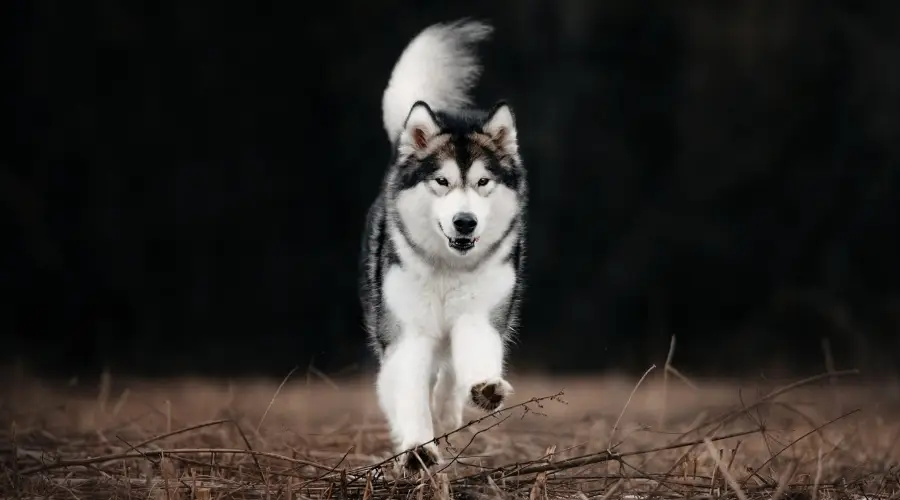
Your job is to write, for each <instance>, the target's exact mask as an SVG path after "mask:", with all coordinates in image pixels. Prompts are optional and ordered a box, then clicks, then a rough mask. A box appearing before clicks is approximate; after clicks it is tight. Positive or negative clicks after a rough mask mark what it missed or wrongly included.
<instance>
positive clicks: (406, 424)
mask: <svg viewBox="0 0 900 500" xmlns="http://www.w3.org/2000/svg"><path fill="white" fill-rule="evenodd" d="M490 32H491V27H490V26H488V25H486V24H483V23H481V22H476V21H468V20H461V21H456V22H453V23H448V24H437V25H433V26H430V27H428V28H426V29H425V30H424V31H422V32H421V33H420V34H419V35H418V36H416V37H415V38H414V39H413V40H412V41H411V42H410V43H409V45H408V46H407V47H406V49H405V50H404V52H403V53H402V55H401V56H400V58H399V60H398V61H397V63H396V65H395V67H394V70H393V73H392V75H391V78H390V81H389V83H388V85H387V88H386V89H385V91H384V98H383V103H382V107H383V120H384V127H385V130H386V131H387V135H388V139H389V140H390V141H391V144H392V146H393V148H394V153H393V157H392V160H391V164H390V166H389V168H388V171H387V174H386V175H385V178H384V181H383V185H382V190H381V193H380V195H379V196H378V197H377V199H376V200H375V202H374V203H373V204H372V206H371V208H370V209H369V213H368V217H367V221H366V233H365V239H364V242H363V249H362V269H361V272H362V279H361V293H360V296H361V300H362V305H363V309H364V314H365V326H366V329H367V330H368V332H369V335H370V339H371V343H372V347H373V349H374V350H375V352H376V354H377V356H378V359H379V361H380V369H379V372H378V379H377V384H376V385H377V393H378V401H379V404H380V406H381V409H382V410H383V412H384V414H385V416H386V417H387V420H388V423H389V425H390V430H391V438H392V440H393V442H394V446H395V449H396V451H397V452H398V453H400V452H402V451H404V450H411V449H414V450H415V455H413V454H407V455H406V456H404V457H403V459H402V460H403V463H404V464H405V465H406V467H407V468H411V469H415V468H417V467H419V466H420V465H422V464H424V465H426V466H429V465H432V464H435V463H438V462H440V460H441V458H440V454H439V452H438V448H437V447H436V446H435V445H434V444H427V445H424V446H422V445H423V444H424V443H428V442H429V441H432V440H433V439H434V437H435V435H440V434H442V433H443V432H447V431H449V430H453V429H455V428H458V427H460V426H461V425H462V418H463V408H464V406H465V405H467V404H468V405H469V406H472V407H475V408H480V409H482V410H485V411H491V410H495V409H496V408H498V407H499V406H500V405H501V404H502V403H503V401H504V398H506V397H507V396H508V395H509V394H511V392H512V386H510V384H509V383H508V382H507V381H506V380H505V379H504V364H505V363H504V353H505V348H506V344H507V342H508V341H509V340H510V338H511V336H512V334H513V330H514V328H515V326H516V320H517V316H518V308H519V301H520V298H521V294H522V266H523V264H524V249H525V240H524V236H525V217H524V216H525V206H526V197H527V185H526V178H525V169H524V166H523V164H522V160H521V158H520V156H519V151H518V139H517V130H516V123H515V120H514V117H513V113H512V110H511V109H510V107H509V106H508V105H507V104H506V103H504V102H499V103H497V104H496V105H494V106H493V107H492V108H491V109H490V110H488V111H485V110H478V109H474V108H472V107H471V106H470V98H469V96H468V91H469V89H470V88H471V87H472V86H473V85H474V83H475V81H476V80H477V78H478V76H479V73H480V71H481V69H480V67H479V64H478V60H477V58H476V56H475V54H474V51H473V49H474V45H475V44H476V43H477V42H479V41H481V40H484V39H486V38H487V37H488V36H489V35H490ZM433 419H434V420H436V421H437V426H438V427H439V428H440V429H439V430H440V431H441V432H440V433H436V431H437V430H438V429H436V428H435V425H434V422H433Z"/></svg>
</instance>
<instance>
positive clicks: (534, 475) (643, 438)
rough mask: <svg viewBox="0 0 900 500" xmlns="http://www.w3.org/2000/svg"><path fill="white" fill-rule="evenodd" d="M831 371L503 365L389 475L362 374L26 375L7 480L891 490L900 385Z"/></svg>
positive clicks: (176, 491)
mask: <svg viewBox="0 0 900 500" xmlns="http://www.w3.org/2000/svg"><path fill="white" fill-rule="evenodd" d="M838 378H839V380H834V379H830V378H828V377H819V378H818V379H815V380H811V381H807V382H802V383H799V384H796V386H791V384H792V383H793V382H796V381H790V380H783V381H764V380H756V381H753V382H747V383H745V384H742V385H741V384H735V383H728V384H725V383H715V382H709V381H694V385H696V386H697V387H691V386H689V385H688V384H686V383H685V382H684V381H682V380H680V379H678V378H675V377H673V376H669V380H668V383H667V386H666V387H665V388H664V387H663V385H664V384H663V382H662V376H661V375H660V374H658V373H654V374H651V376H649V377H648V378H647V379H646V380H645V381H644V382H643V383H642V384H641V385H640V386H639V387H638V388H637V389H636V390H635V392H634V395H633V397H632V398H631V400H630V402H629V395H631V394H632V390H634V388H635V384H636V383H637V379H638V378H637V377H635V378H632V379H625V378H595V379H586V378H581V379H564V378H541V379H538V378H536V377H511V378H510V382H511V383H512V384H513V385H514V386H515V388H516V394H515V395H514V396H513V398H512V402H511V403H510V405H509V407H508V408H507V409H506V410H502V411H500V412H499V413H497V414H496V415H494V416H490V417H488V418H485V419H483V420H482V421H481V422H480V423H477V424H474V425H471V426H469V427H467V428H465V429H463V430H461V431H460V432H458V433H456V434H453V435H451V436H450V438H449V443H448V442H446V441H445V440H442V441H441V444H440V447H441V449H442V450H443V453H444V456H445V458H447V459H453V458H454V457H456V456H457V455H459V456H458V458H456V460H452V462H453V463H452V464H451V465H450V466H448V467H447V468H446V469H443V470H442V471H440V473H434V474H431V475H426V476H424V477H413V478H405V479H403V478H401V479H400V480H396V479H395V477H394V472H393V470H392V469H391V467H389V466H388V464H386V463H383V462H384V461H385V459H387V458H389V456H390V453H389V446H388V442H387V433H386V430H385V425H384V422H383V420H382V417H381V415H380V413H379V411H378V408H377V405H376V403H375V401H374V392H373V388H372V384H371V381H368V380H360V381H356V382H340V383H339V384H338V383H334V382H331V381H328V380H325V379H324V378H322V377H316V376H314V375H308V376H303V375H298V374H295V375H294V377H293V379H292V380H291V381H289V382H288V383H287V384H286V385H285V386H284V387H283V388H282V389H281V390H280V391H279V390H278V386H279V384H278V383H277V381H275V382H272V381H242V382H235V383H231V384H229V383H225V382H216V381H202V380H180V381H170V382H165V383H164V382H155V383H149V382H141V381H128V380H116V379H115V378H114V377H110V378H107V379H106V380H107V382H106V383H103V384H101V385H100V387H97V386H96V385H93V386H91V387H84V385H83V384H73V385H72V386H69V387H65V386H64V387H50V386H48V385H47V384H41V383H39V382H36V381H33V380H32V381H29V382H24V381H21V380H20V381H18V382H11V383H8V384H6V386H5V387H3V388H2V389H0V397H2V399H0V424H2V429H0V460H2V464H0V465H2V467H3V469H4V470H0V497H4V498H12V497H14V496H16V495H17V494H18V495H21V496H22V497H35V496H42V497H47V496H53V497H55V498H114V497H115V498H119V497H121V498H126V497H127V498H131V497H140V498H165V499H174V498H191V497H196V498H219V497H224V498H230V497H239V498H263V497H266V498H308V497H312V498H320V497H329V496H330V497H334V498H341V497H348V498H388V497H393V498H407V497H419V496H421V497H426V498H427V497H429V496H432V495H434V496H435V497H438V498H440V497H445V498H446V496H447V494H448V490H449V492H450V495H452V496H454V497H480V496H482V495H486V496H492V497H501V498H509V497H525V498H527V497H531V498H585V497H587V498H591V497H598V498H603V499H604V500H605V499H613V498H626V499H631V500H636V499H638V498H642V497H641V496H640V495H642V494H646V493H649V492H655V493H656V494H657V495H658V496H661V497H683V496H689V497H692V498H710V497H725V496H727V497H731V498H741V497H742V498H763V497H765V498H770V497H772V495H773V493H774V494H777V496H780V497H781V498H791V497H792V498H798V499H799V498H803V499H805V498H807V497H808V498H810V500H813V499H816V498H850V497H853V498H860V499H862V498H874V497H875V496H878V497H880V498H900V485H898V468H897V464H898V462H900V445H898V437H900V386H898V385H897V384H896V383H893V382H892V383H885V384H881V385H868V386H863V385H858V384H857V385H853V384H852V381H853V377H852V376H845V377H838ZM779 388H782V389H784V388H787V390H783V391H780V392H779V391H778V390H779ZM561 391H564V394H563V395H561V396H560V397H552V398H551V397H549V396H553V395H555V394H558V393H560V392H561ZM773 391H775V392H774V397H771V395H772V394H773ZM767 395H769V397H767ZM532 398H544V399H541V400H540V401H537V402H530V403H527V404H524V405H516V404H517V403H521V402H526V401H528V400H530V399H532ZM267 409H268V412H267ZM623 410H624V413H623ZM469 416H470V417H471V418H477V417H480V416H481V415H480V414H478V413H476V412H472V413H471V414H469ZM620 416H621V417H620ZM263 417H265V418H263ZM663 417H665V418H664V419H663ZM617 420H619V425H618V428H617V429H616V431H615V432H613V427H614V424H615V422H616V421H617ZM204 423H209V425H206V426H205V427H200V428H195V429H188V430H184V429H186V428H189V427H192V426H197V425H198V424H204ZM257 428H258V429H257ZM485 429H487V430H485ZM179 430H184V431H183V432H178V431H179ZM482 430H483V432H480V433H479V431H482ZM168 433H172V435H171V436H168V437H165V436H164V435H165V434H168ZM735 433H744V434H742V435H741V436H738V437H731V438H724V439H723V437H724V436H727V435H729V434H735ZM160 436H162V437H160ZM154 438H155V439H154ZM704 438H707V439H709V440H710V441H709V443H708V444H707V443H706V442H704V441H703V440H704ZM554 446H555V453H554V454H552V455H551V456H548V450H549V449H552V447H554ZM610 447H612V449H613V451H614V452H615V454H614V455H613V456H612V457H610V455H609V454H608V453H607V451H606V450H607V449H608V448H610ZM662 447H668V448H669V449H665V450H657V451H652V450H653V449H659V448H662ZM13 450H16V451H15V456H16V457H17V460H13V459H12V457H13V456H14V455H13ZM176 450H183V451H176ZM217 450H218V451H217ZM221 450H228V451H221ZM97 457H100V458H99V459H98V458H97ZM104 457H105V458H104ZM578 457H580V458H578ZM717 461H721V468H719V467H718V466H717ZM378 464H382V466H381V467H377V465H378ZM721 469H724V470H725V473H723V472H722V470H721ZM435 472H437V471H435ZM735 484H737V485H739V486H740V490H739V491H738V492H735V488H734V486H735ZM863 495H866V496H865V497H864V496H863Z"/></svg>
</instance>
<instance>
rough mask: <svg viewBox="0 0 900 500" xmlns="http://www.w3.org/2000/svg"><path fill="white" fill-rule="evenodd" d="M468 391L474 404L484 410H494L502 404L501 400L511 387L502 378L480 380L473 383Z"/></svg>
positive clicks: (510, 390)
mask: <svg viewBox="0 0 900 500" xmlns="http://www.w3.org/2000/svg"><path fill="white" fill-rule="evenodd" d="M470 392H471V397H472V403H473V404H474V405H475V406H477V407H479V408H481V409H483V410H486V411H494V410H496V409H497V408H499V407H500V405H501V404H503V400H504V399H506V396H507V395H509V393H511V392H512V387H510V385H509V384H508V383H507V382H505V381H503V380H500V381H496V382H482V383H480V384H475V385H473V386H472V389H471V391H470Z"/></svg>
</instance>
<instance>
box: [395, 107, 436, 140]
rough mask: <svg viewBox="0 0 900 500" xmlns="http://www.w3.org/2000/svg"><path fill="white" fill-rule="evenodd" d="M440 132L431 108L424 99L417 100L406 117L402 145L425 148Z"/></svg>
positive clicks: (401, 136) (401, 138) (401, 134)
mask: <svg viewBox="0 0 900 500" xmlns="http://www.w3.org/2000/svg"><path fill="white" fill-rule="evenodd" d="M438 132H440V127H438V124H437V120H436V119H435V117H434V113H433V112H432V111H431V108H430V107H429V106H428V104H426V103H425V102H424V101H417V102H416V103H415V104H413V105H412V108H411V109H410V110H409V115H408V116H407V117H406V124H405V125H404V126H403V132H401V133H400V145H401V146H405V147H407V148H411V149H412V150H413V151H418V150H422V149H425V146H427V145H428V141H429V140H431V138H432V137H434V136H435V135H437V134H438Z"/></svg>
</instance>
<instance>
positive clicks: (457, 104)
mask: <svg viewBox="0 0 900 500" xmlns="http://www.w3.org/2000/svg"><path fill="white" fill-rule="evenodd" d="M491 31H492V28H491V26H490V25H487V24H485V23H482V22H479V21H470V20H459V21H455V22H452V23H447V24H434V25H431V26H429V27H427V28H425V29H424V30H423V31H422V32H421V33H419V35H418V36H416V37H415V38H413V39H412V41H410V42H409V45H407V46H406V49H405V50H404V51H403V53H402V54H401V55H400V58H399V59H398V60H397V64H395V65H394V70H393V72H392V73H391V79H390V81H388V85H387V88H386V89H385V90H384V97H383V98H382V101H381V107H382V119H383V120H384V129H385V130H386V131H387V134H388V140H390V141H391V142H393V141H395V140H396V139H397V137H398V136H399V135H400V131H401V130H402V129H403V124H404V122H405V121H406V117H407V115H409V111H410V109H411V108H412V105H413V104H415V103H416V101H425V103H426V104H428V106H429V107H431V109H433V110H435V111H438V110H442V111H446V110H453V109H458V108H461V107H463V106H465V105H467V104H471V103H470V100H469V90H470V89H471V88H472V86H473V85H474V84H475V82H476V81H477V79H478V76H479V75H480V74H481V66H480V65H479V64H478V58H477V57H476V55H475V53H474V50H473V48H474V47H473V45H474V44H475V43H476V42H479V41H481V40H484V39H486V38H487V37H488V36H489V35H490V34H491Z"/></svg>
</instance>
